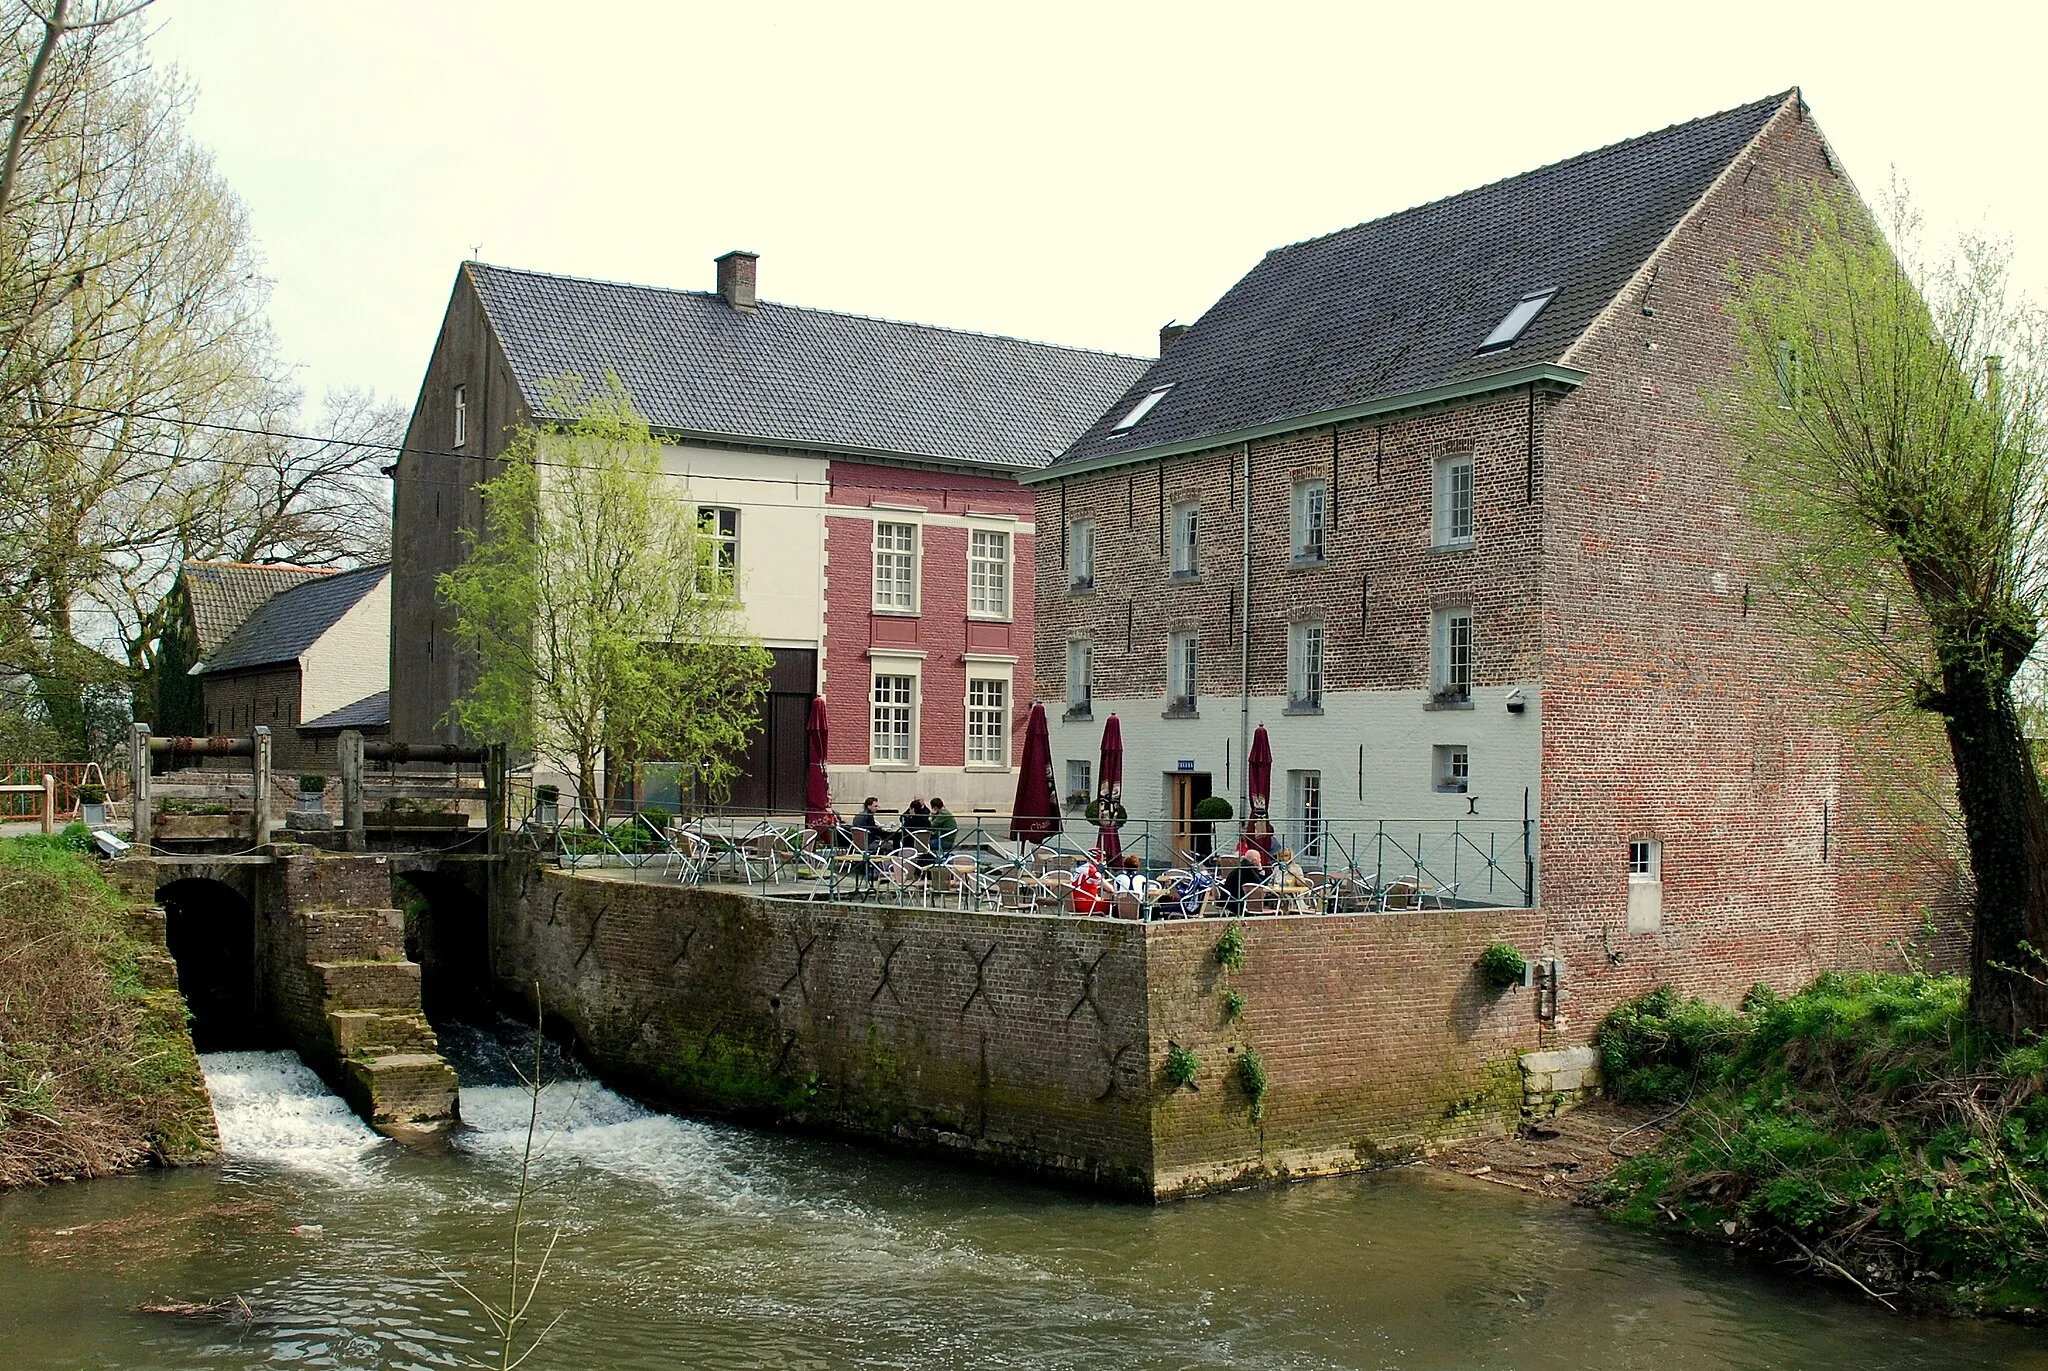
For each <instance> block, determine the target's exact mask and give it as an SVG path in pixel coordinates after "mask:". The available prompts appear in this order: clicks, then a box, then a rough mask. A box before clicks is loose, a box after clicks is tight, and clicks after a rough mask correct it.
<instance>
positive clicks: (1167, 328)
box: [1159, 321, 1188, 357]
mask: <svg viewBox="0 0 2048 1371" xmlns="http://www.w3.org/2000/svg"><path fill="white" fill-rule="evenodd" d="M1187 331H1188V326H1187V325H1186V324H1176V323H1172V322H1171V321H1169V322H1167V323H1164V324H1161V325H1160V326H1159V355H1160V356H1161V357H1164V356H1165V355H1166V349H1167V346H1168V345H1169V344H1170V343H1172V342H1173V340H1174V339H1176V338H1178V337H1180V336H1181V335H1182V334H1183V333H1186V332H1187Z"/></svg>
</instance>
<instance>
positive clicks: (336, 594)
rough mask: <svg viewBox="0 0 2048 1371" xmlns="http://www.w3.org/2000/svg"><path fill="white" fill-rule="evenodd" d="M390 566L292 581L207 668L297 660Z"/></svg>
mask: <svg viewBox="0 0 2048 1371" xmlns="http://www.w3.org/2000/svg"><path fill="white" fill-rule="evenodd" d="M389 571H390V567H389V566H388V565H383V564H380V565H377V566H366V567H360V568H358V569H357V570H355V571H339V572H336V573H335V574H333V575H332V576H322V577H319V578H318V579H315V580H309V581H306V582H304V583H302V584H300V585H296V586H293V587H292V588H291V589H290V590H286V591H282V592H280V593H279V594H277V595H274V596H272V597H271V598H270V599H269V600H266V601H265V602H264V603H263V604H262V605H261V606H260V607H258V609H257V610H256V612H255V613H253V614H251V615H250V616H249V617H248V619H247V620H245V621H244V622H243V624H242V626H241V627H240V628H239V629H237V630H235V635H234V636H233V637H232V638H230V639H228V641H227V643H226V645H225V646H223V647H222V648H221V650H220V652H219V653H218V654H216V655H215V656H212V657H209V658H208V659H207V660H206V667H205V669H206V670H207V671H208V672H215V671H236V670H240V669H242V668H244V667H252V666H275V665H277V664H278V663H280V662H295V661H297V660H298V659H299V657H300V655H301V654H303V653H304V652H305V650H306V649H307V648H309V647H311V646H312V645H313V644H314V643H316V642H318V641H319V639H320V635H321V634H323V633H325V632H326V631H327V630H328V629H330V628H333V627H334V626H335V624H337V623H339V622H340V621H341V616H342V615H344V614H346V613H348V612H349V611H350V610H351V609H354V608H355V606H356V603H357V601H359V600H361V599H362V598H363V597H364V596H365V595H368V594H369V593H370V592H371V591H373V590H375V589H377V587H378V586H380V585H382V584H384V577H385V575H386V574H387V573H388V572H389Z"/></svg>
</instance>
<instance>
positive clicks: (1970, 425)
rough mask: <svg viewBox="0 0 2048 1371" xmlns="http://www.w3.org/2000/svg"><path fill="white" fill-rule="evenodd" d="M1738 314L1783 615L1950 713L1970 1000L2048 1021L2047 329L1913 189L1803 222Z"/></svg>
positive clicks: (1756, 467)
mask: <svg viewBox="0 0 2048 1371" xmlns="http://www.w3.org/2000/svg"><path fill="white" fill-rule="evenodd" d="M1785 224H1786V229H1785V239H1784V244H1783V250H1782V251H1781V252H1780V253H1779V254H1778V255H1776V256H1775V257H1774V258H1773V259H1772V260H1771V261H1770V262H1768V263H1767V264H1765V265H1764V266H1763V267H1762V268H1761V269H1759V270H1755V271H1754V272H1752V273H1750V274H1748V275H1747V276H1746V278H1745V279H1744V280H1743V283H1742V289H1741V290H1740V292H1739V295H1738V298H1737V300H1736V302H1735V304H1734V306H1733V308H1734V312H1735V315H1736V318H1737V321H1738V324H1739V328H1740V340H1741V352H1742V359H1743V363H1744V365H1743V366H1742V368H1741V382H1740V384H1739V387H1738V389H1737V392H1736V394H1735V395H1734V397H1733V401H1732V403H1731V404H1730V405H1729V406H1728V407H1727V411H1726V414H1725V419H1726V421H1727V426H1728V428H1729V430H1730V432H1731V434H1732V436H1733V437H1734V439H1735V441H1736V442H1737V444H1738V446H1739V448H1740V450H1741V452H1742V453H1743V455H1744V456H1745V458H1746V461H1745V470H1746V473H1747V476H1748V484H1749V487H1750V491H1751V494H1752V501H1751V505H1752V512H1753V514H1754V515H1755V517H1756V519H1757V521H1758V522H1759V523H1760V524H1761V526H1762V528H1763V529H1764V531H1765V533H1766V544H1767V546H1769V547H1770V548H1772V554H1771V555H1772V556H1773V558H1774V559H1775V565H1774V571H1775V574H1776V579H1777V584H1778V588H1779V590H1780V591H1781V592H1782V595H1781V599H1782V601H1783V603H1784V604H1785V605H1786V606H1787V607H1788V609H1789V610H1790V612H1791V613H1792V614H1794V615H1795V616H1796V618H1797V621H1798V624H1799V626H1800V627H1801V628H1802V629H1804V630H1807V631H1808V634H1809V636H1810V637H1811V638H1812V639H1813V640H1814V641H1817V642H1819V643H1821V644H1822V645H1823V646H1824V647H1826V648H1828V649H1830V650H1831V651H1830V656H1831V666H1832V667H1833V668H1834V674H1835V678H1836V679H1837V680H1838V681H1840V682H1843V683H1844V684H1845V685H1846V686H1848V687H1850V688H1852V689H1853V690H1854V691H1855V692H1856V693H1858V694H1859V695H1874V696H1876V697H1877V698H1878V699H1879V700H1880V701H1881V702H1884V703H1889V704H1891V705H1894V706H1898V707H1902V708H1903V709H1905V710H1909V711H1917V712H1921V713H1922V714H1923V716H1924V715H1931V716H1933V718H1935V719H1937V720H1938V721H1939V722H1940V724H1941V727H1942V729H1943V730H1944V731H1945V733H1946V736H1947V743H1948V750H1949V753H1950V756H1951V758H1952V760H1953V763H1954V773H1955V798H1956V800H1957V802H1958V808H1959V809H1960V811H1961V817H1962V828H1963V834H1964V838H1965V842H1966V845H1967V848H1968V853H1969V866H1970V871H1971V874H1972V876H1973V877H1974V887H1975V900H1976V909H1975V921H1974V926H1975V932H1974V938H1973V948H1972V966H1971V974H1972V981H1971V987H1972V988H1971V1000H1972V1006H1973V1010H1974V1013H1975V1016H1976V1018H1977V1020H1978V1021H1979V1022H1980V1023H1982V1024H1983V1025H1984V1026H1986V1027H1987V1028H1990V1029H1992V1030H1994V1031H1996V1032H1999V1033H2002V1034H2007V1035H2012V1036H2018V1035H2020V1034H2022V1033H2024V1032H2026V1031H2028V1030H2038V1029H2041V1028H2044V1027H2048V981H2044V979H2043V973H2044V972H2048V963H2044V962H2042V961H2041V960H2040V959H2039V957H2038V955H2037V954H2036V952H2035V949H2040V948H2048V805H2044V803H2043V800H2042V794H2041V786H2040V779H2039V777H2038V775H2037V774H2036V770H2035V764H2034V758H2033V754H2032V752H2031V750H2030V748H2029V746H2028V740H2027V737H2026V733H2025V730H2024V728H2023V725H2022V714H2021V710H2020V708H2019V706H2018V704H2017V703H2016V700H2015V681H2016V678H2018V677H2019V675H2020V673H2021V670H2022V668H2023V666H2024V665H2025V664H2026V663H2027V661H2028V659H2029V657H2030V656H2031V655H2032V654H2033V652H2034V650H2035V648H2036V645H2037V644H2038V642H2039V640H2040V636H2041V630H2042V623H2043V612H2044V609H2048V542H2044V539H2043V535H2044V533H2048V529H2044V517H2043V516H2044V514H2048V454H2044V452H2043V447H2042V402H2043V400H2044V398H2048V357H2044V354H2043V349H2042V344H2043V340H2044V332H2043V319H2042V316H2041V315H2040V313H2039V312H2038V311H2036V310H2035V309H2034V308H2033V307H2031V306H2030V305H2028V304H2026V303H2025V302H2024V301H2022V300H2020V299H2019V298H2018V297H2017V296H2016V295H2015V294H2014V293H2013V291H2012V289H2011V287H2010V282H2009V274H2008V270H2007V266H2008V263H2007V255H2006V253H2005V251H2004V250H2003V249H2002V248H2001V247H2000V245H1998V244H1995V243H1989V242H1985V241H1981V240H1965V241H1963V242H1962V244H1961V245H1960V247H1959V248H1958V249H1957V251H1956V252H1955V253H1954V254H1953V255H1952V256H1950V257H1948V258H1946V259H1944V260H1937V261H1928V260H1926V259H1925V258H1924V257H1923V256H1922V255H1921V253H1920V251H1919V246H1918V245H1919V232H1918V223H1917V220H1916V218H1915V216H1914V214H1913V211H1912V209H1911V206H1910V204H1909V202H1908V201H1907V199H1906V197H1905V196H1904V195H1903V193H1899V192H1895V193H1894V194H1893V196H1892V197H1891V199H1890V200H1889V201H1888V203H1887V206H1886V209H1885V212H1884V215H1883V219H1882V222H1880V221H1879V220H1878V219H1877V218H1876V217H1874V216H1872V215H1871V213H1870V212H1869V211H1868V210H1867V209H1866V208H1865V207H1864V205H1863V204H1862V203H1861V202H1860V201H1859V200H1857V199H1856V198H1855V197H1854V195H1853V193H1850V192H1847V191H1843V192H1840V193H1829V192H1825V191H1821V192H1815V193H1814V194H1813V195H1812V196H1811V198H1810V199H1806V200H1803V201H1799V202H1797V203H1795V204H1793V205H1791V206H1790V208H1789V210H1788V213H1787V214H1786V215H1785Z"/></svg>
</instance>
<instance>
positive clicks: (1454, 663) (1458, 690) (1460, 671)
mask: <svg viewBox="0 0 2048 1371" xmlns="http://www.w3.org/2000/svg"><path fill="white" fill-rule="evenodd" d="M1430 675H1431V684H1432V686H1433V688H1434V689H1435V691H1436V694H1437V696H1438V697H1439V698H1440V699H1444V700H1449V701H1466V700H1470V699H1471V698H1472V611H1471V610H1469V609H1447V610H1445V611H1444V612H1443V613H1441V614H1439V615H1437V616H1436V643H1435V662H1434V664H1433V666H1432V669H1431V673H1430Z"/></svg>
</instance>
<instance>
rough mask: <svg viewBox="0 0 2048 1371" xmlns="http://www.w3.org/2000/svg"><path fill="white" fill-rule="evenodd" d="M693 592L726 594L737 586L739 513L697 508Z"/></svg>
mask: <svg viewBox="0 0 2048 1371" xmlns="http://www.w3.org/2000/svg"><path fill="white" fill-rule="evenodd" d="M697 534H698V537H700V538H701V539H703V542H704V546H701V547H699V548H698V549H697V590H698V592H699V593H700V594H704V595H714V594H717V595H730V594H731V593H732V591H733V588H734V587H735V586H737V585H738V584H739V573H740V512H739V511H738V510H736V509H724V508H719V507H715V506H711V505H700V506H698V508H697Z"/></svg>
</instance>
